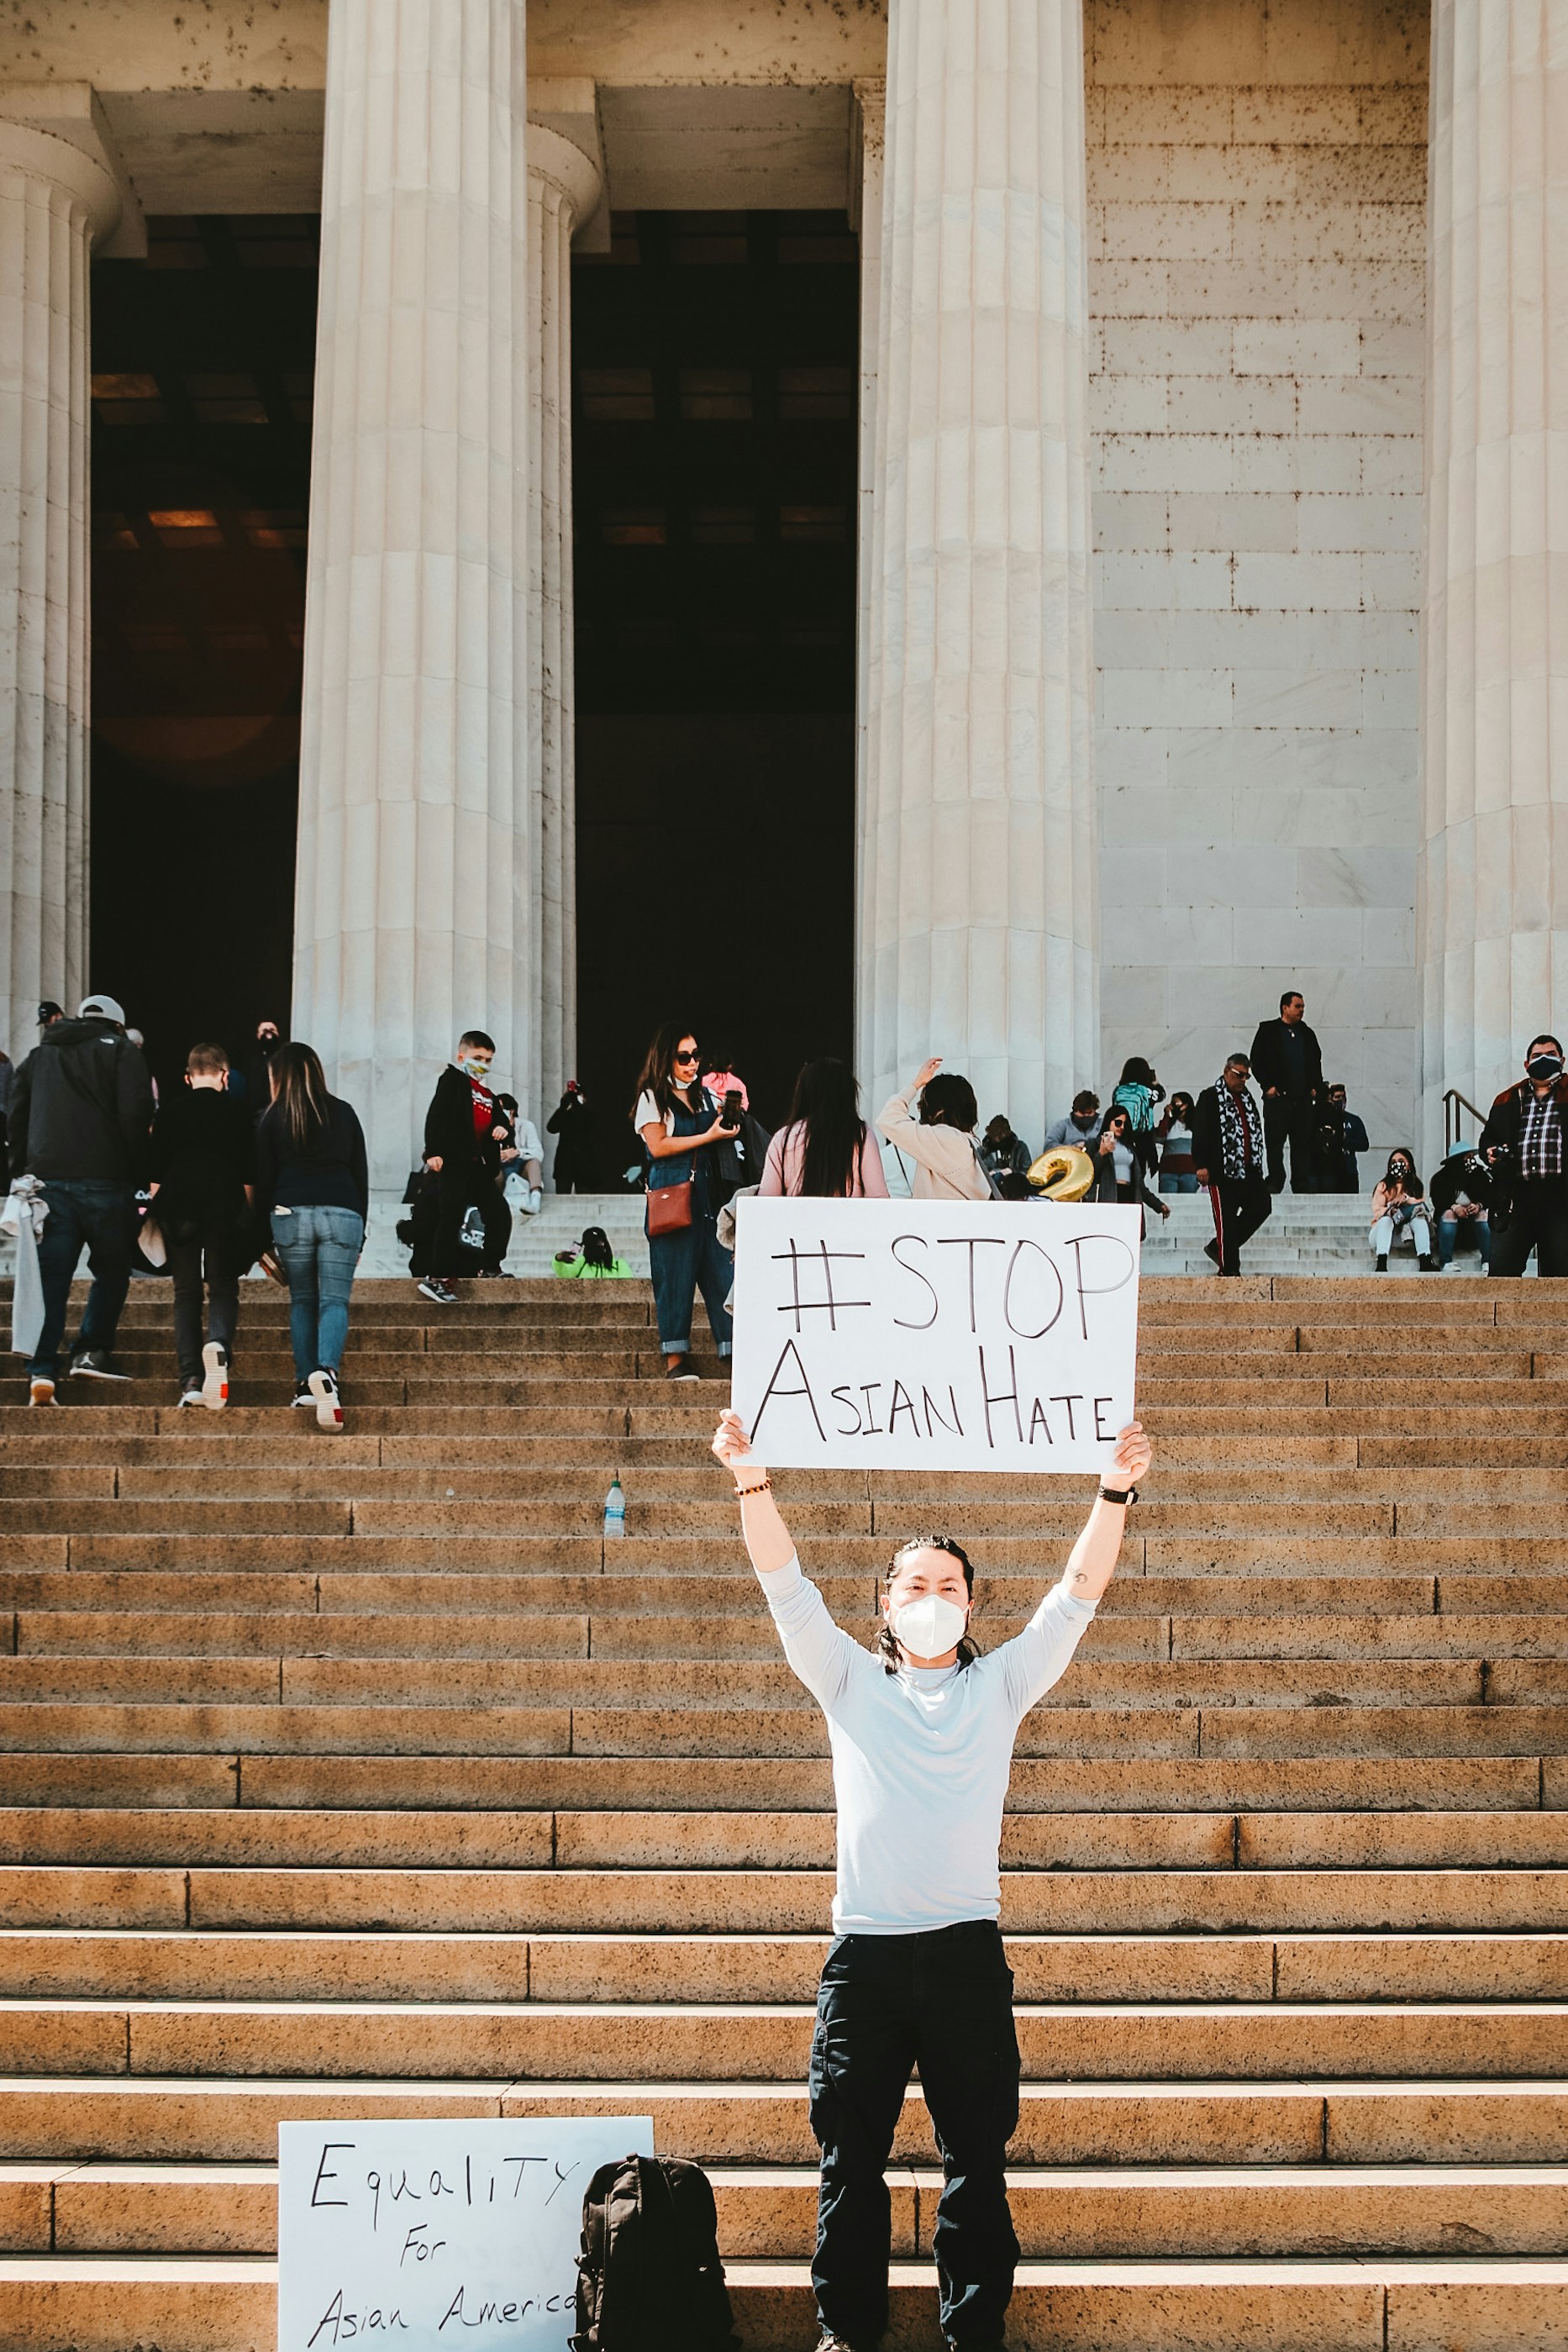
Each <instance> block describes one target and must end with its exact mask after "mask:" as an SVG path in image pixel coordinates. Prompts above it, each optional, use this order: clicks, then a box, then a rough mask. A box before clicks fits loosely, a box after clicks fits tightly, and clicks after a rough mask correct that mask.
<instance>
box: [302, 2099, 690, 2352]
mask: <svg viewBox="0 0 1568 2352" xmlns="http://www.w3.org/2000/svg"><path fill="white" fill-rule="evenodd" d="M633 2153H636V2154H637V2155H640V2156H651V2155H652V2154H653V2120H652V2118H651V2116H571V2117H566V2118H562V2119H555V2118H552V2117H548V2116H545V2117H539V2116H529V2117H527V2118H521V2117H520V2118H519V2119H518V2120H517V2121H516V2122H502V2121H497V2120H496V2119H495V2118H494V2117H492V2116H482V2117H478V2118H476V2119H475V2120H473V2121H472V2122H451V2121H447V2120H445V2119H443V2120H441V2121H438V2122H433V2121H430V2120H428V2119H426V2118H425V2117H410V2118H409V2119H407V2120H396V2121H379V2120H377V2121H370V2122H365V2123H357V2122H354V2123H322V2124H279V2126H278V2352H342V2347H345V2346H348V2345H353V2346H355V2347H360V2352H391V2347H393V2346H398V2347H402V2352H439V2347H447V2346H452V2345H462V2346H464V2347H468V2352H565V2346H566V2341H567V2338H568V2337H569V2336H570V2335H571V2334H572V2331H573V2329H574V2326H575V2325H576V2316H575V2296H576V2285H577V2266H576V2265H577V2253H578V2249H579V2247H580V2245H581V2243H582V2226H583V2192H584V2189H586V2187H587V2185H588V2182H589V2180H590V2179H592V2177H593V2174H594V2172H595V2168H597V2167H598V2166H599V2165H601V2164H607V2163H610V2162H612V2161H613V2160H614V2159H615V2158H616V2157H621V2156H627V2155H630V2154H633Z"/></svg>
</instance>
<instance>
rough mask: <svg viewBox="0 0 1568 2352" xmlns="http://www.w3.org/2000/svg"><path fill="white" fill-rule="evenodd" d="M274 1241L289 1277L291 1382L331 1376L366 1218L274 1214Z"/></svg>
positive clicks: (318, 1212)
mask: <svg viewBox="0 0 1568 2352" xmlns="http://www.w3.org/2000/svg"><path fill="white" fill-rule="evenodd" d="M272 1238H273V1240H274V1242H275V1243H276V1244H277V1247H278V1255H279V1259H280V1260H281V1261H282V1265H283V1271H284V1273H285V1274H286V1275H287V1276H288V1277H289V1343H290V1345H291V1346H292V1348H293V1350H294V1377H295V1379H296V1380H300V1381H308V1380H309V1379H310V1374H311V1373H312V1372H319V1371H324V1372H335V1371H336V1370H337V1369H338V1366H339V1365H340V1364H341V1363H342V1360H343V1345H344V1342H345V1341H346V1339H348V1336H349V1293H350V1291H351V1290H352V1289H353V1283H354V1268H355V1266H356V1265H358V1264H359V1254H360V1250H361V1248H362V1247H363V1243H364V1219H363V1217H362V1216H361V1215H360V1214H359V1213H358V1211H357V1210H355V1209H327V1208H307V1209H274V1210H273V1212H272Z"/></svg>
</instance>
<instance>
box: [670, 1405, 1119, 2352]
mask: <svg viewBox="0 0 1568 2352" xmlns="http://www.w3.org/2000/svg"><path fill="white" fill-rule="evenodd" d="M713 1451H714V1453H715V1454H717V1455H718V1457H719V1459H720V1461H721V1463H722V1464H723V1465H724V1467H725V1468H726V1469H727V1470H729V1471H730V1472H731V1473H732V1475H733V1476H734V1481H735V1492H736V1495H737V1496H739V1498H740V1502H741V1531H742V1536H743V1538H744V1539H745V1545H746V1549H747V1551H748V1553H749V1554H750V1556H751V1561H752V1567H753V1569H754V1570H756V1573H757V1577H758V1580H759V1581H760V1583H761V1585H762V1588H763V1594H764V1595H765V1597H766V1600H767V1604H768V1607H769V1610H770V1611H771V1612H772V1614H773V1622H774V1624H775V1626H776V1627H777V1629H778V1633H779V1638H780V1640H781V1641H782V1643H783V1644H784V1655H785V1657H786V1658H787V1659H788V1661H789V1663H790V1664H791V1665H792V1666H793V1667H794V1669H795V1673H796V1675H798V1676H799V1678H800V1680H801V1681H802V1682H803V1683H804V1684H805V1687H806V1689H807V1690H808V1691H810V1693H811V1694H812V1696H813V1697H814V1698H815V1699H816V1702H817V1704H818V1706H820V1707H821V1708H822V1711H823V1713H824V1715H825V1716H826V1718H827V1728H828V1738H829V1742H830V1745H831V1748H832V1751H833V1788H834V1796H835V1800H836V1802H837V1831H838V1869H837V1885H836V1888H835V1892H834V1901H833V1928H834V1940H833V1943H832V1944H831V1946H830V1947H829V1948H828V1953H827V1958H826V1963H825V1964H824V1967H823V1970H822V1981H821V1986H820V1990H819V1991H818V1994H817V2005H816V2033H815V2036H814V2037H813V2041H812V2045H811V2067H810V2078H809V2087H810V2098H811V2127H812V2130H813V2132H814V2134H815V2135H816V2141H817V2145H818V2146H819V2147H820V2148H821V2150H822V2173H821V2181H820V2186H819V2189H818V2195H817V2209H816V2260H815V2261H814V2262H813V2263H812V2279H813V2283H814V2284H815V2286H816V2306H817V2313H818V2316H819V2319H820V2322H821V2326H822V2330H823V2338H822V2343H821V2344H820V2345H819V2347H818V2352H850V2347H857V2348H858V2347H867V2346H869V2345H873V2344H875V2343H876V2342H877V2340H878V2338H879V2336H881V2335H882V2333H883V2331H884V2329H885V2328H886V2326H887V2324H888V2260H889V2242H890V2231H889V2223H890V2213H889V2196H888V2188H887V2182H886V2180H885V2179H884V2167H885V2166H886V2164H887V2161H888V2158H889V2153H890V2151H891V2148H892V2145H893V2137H894V2134H895V2132H896V2130H897V2128H898V2123H899V2116H900V2109H901V2107H902V2105H903V2100H904V2093H905V2090H906V2087H907V2085H908V2084H909V2080H910V2072H911V2070H912V2069H913V2067H914V2066H915V2065H917V2064H918V2065H919V2067H920V2074H921V2092H922V2095H923V2096H924V2100H925V2105H926V2111H927V2113H928V2115H929V2116H930V2117H931V2126H932V2129H933V2130H934V2132H935V2134H936V2137H937V2140H938V2143H939V2145H940V2147H941V2149H942V2162H943V2171H944V2175H945V2181H944V2186H943V2189H942V2202H941V2205H940V2206H939V2208H938V2210H937V2217H936V2227H935V2231H934V2232H933V2246H934V2251H935V2254H936V2266H937V2282H938V2285H939V2288H940V2290H941V2298H942V2307H941V2315H940V2317H941V2326H942V2336H943V2338H944V2339H945V2341H946V2342H947V2343H948V2344H949V2345H962V2346H964V2347H974V2352H980V2347H994V2346H998V2345H1000V2344H1001V2342H1002V2326H1003V2315H1004V2314H1005V2311H1006V2308H1007V2303H1008V2299H1009V2297H1010V2296H1011V2294H1012V2292H1013V2273H1014V2269H1015V2266H1016V2263H1017V2259H1018V2241H1017V2238H1016V2236H1015V2234H1014V2231H1013V2223H1012V2217H1011V2215H1010V2214H1009V2212H1008V2210H1007V2184H1006V2173H1005V2161H1006V2150H1007V2142H1008V2140H1009V2138H1010V2137H1012V2134H1013V2132H1014V2130H1015V2129H1016V2126H1017V2121H1018V2080H1019V2073H1020V2069H1019V2063H1018V2042H1017V2036H1016V2031H1015V2028H1014V2023H1013V1979H1012V1977H1011V1975H1010V1974H1009V1972H1008V1968H1007V1960H1006V1955H1005V1950H1004V1948H1003V1943H1002V1932H1001V1929H1000V1927H999V1926H998V1924H997V1922H998V1918H999V1916H1000V1912H1001V1876H1000V1865H999V1848H1000V1843H1001V1835H1002V1807H1003V1803H1004V1801H1005V1798H1006V1794H1007V1781H1008V1776H1009V1773H1010V1771H1011V1769H1012V1759H1013V1744H1014V1741H1015V1739H1016V1737H1017V1732H1018V1726H1019V1724H1020V1723H1021V1722H1022V1720H1023V1718H1024V1717H1025V1716H1026V1714H1027V1713H1028V1711H1029V1709H1030V1708H1031V1707H1032V1706H1035V1705H1036V1703H1037V1701H1038V1700H1039V1699H1041V1698H1042V1697H1044V1696H1045V1694H1046V1692H1047V1690H1049V1689H1050V1687H1051V1685H1053V1684H1054V1683H1056V1682H1058V1681H1059V1680H1060V1678H1061V1676H1062V1675H1063V1674H1065V1673H1066V1671H1067V1668H1068V1664H1069V1663H1070V1661H1071V1659H1072V1655H1073V1652H1074V1651H1075V1650H1076V1649H1077V1647H1078V1644H1079V1640H1080V1638H1081V1637H1082V1634H1083V1633H1084V1630H1085V1628H1086V1627H1087V1626H1088V1625H1089V1622H1090V1620H1091V1619H1092V1617H1093V1615H1094V1611H1095V1604H1096V1603H1097V1602H1098V1601H1099V1599H1100V1594H1101V1593H1102V1592H1103V1591H1105V1588H1106V1586H1107V1585H1108V1584H1109V1583H1110V1579H1111V1575H1112V1572H1113V1571H1114V1570H1115V1567H1116V1560H1117V1555H1118V1553H1119V1552H1120V1550H1121V1541H1122V1536H1123V1533H1124V1530H1125V1528H1126V1524H1127V1507H1128V1505H1129V1504H1130V1503H1131V1502H1133V1501H1135V1500H1136V1499H1137V1483H1138V1481H1139V1479H1140V1478H1142V1476H1143V1475H1144V1474H1145V1473H1146V1471H1147V1470H1148V1467H1149V1459H1150V1447H1149V1441H1148V1439H1147V1438H1146V1437H1145V1436H1144V1434H1143V1432H1142V1429H1141V1428H1140V1426H1139V1424H1138V1423H1136V1422H1132V1423H1129V1425H1128V1427H1127V1428H1125V1429H1124V1430H1123V1431H1122V1432H1121V1436H1120V1438H1119V1439H1118V1440H1117V1444H1116V1452H1115V1455H1114V1458H1113V1459H1112V1461H1111V1462H1110V1464H1109V1465H1108V1467H1107V1470H1106V1475H1105V1481H1104V1483H1103V1484H1102V1486H1100V1496H1099V1499H1098V1500H1097V1501H1096V1503H1095V1505H1094V1507H1093V1508H1092V1510H1091V1511H1090V1513H1089V1520H1088V1523H1087V1524H1086V1526H1085V1528H1084V1529H1083V1532H1082V1534H1081V1535H1080V1536H1079V1539H1078V1541H1077V1543H1076V1544H1075V1545H1074V1546H1073V1549H1072V1554H1071V1557H1070V1558H1069V1559H1068V1564H1067V1568H1066V1570H1065V1571H1064V1573H1063V1575H1062V1577H1061V1579H1060V1581H1059V1582H1058V1583H1057V1584H1056V1585H1055V1586H1053V1587H1052V1589H1051V1591H1048V1592H1047V1594H1046V1596H1045V1598H1044V1600H1043V1601H1041V1602H1040V1605H1039V1607H1038V1608H1037V1610H1036V1611H1035V1613H1034V1615H1033V1616H1032V1617H1031V1618H1030V1620H1029V1622H1028V1623H1027V1624H1026V1626H1025V1628H1024V1630H1023V1632H1022V1633H1019V1634H1016V1636H1015V1637H1014V1639H1013V1640H1011V1641H1009V1642H1004V1643H1001V1644H1000V1645H999V1646H998V1647H997V1648H996V1649H994V1650H993V1651H991V1652H990V1654H988V1655H987V1656H985V1657H981V1656H980V1655H979V1654H978V1652H977V1650H976V1648H975V1645H974V1643H973V1640H972V1639H971V1638H970V1630H969V1629H970V1619H971V1614H972V1612H973V1603H974V1573H973V1569H972V1568H971V1566H970V1563H969V1559H968V1557H967V1555H966V1554H965V1552H964V1550H963V1547H962V1545H960V1544H959V1543H957V1542H955V1541H954V1540H953V1538H952V1537H949V1536H935V1537H932V1536H917V1537H915V1538H912V1539H911V1540H910V1542H908V1543H904V1544H900V1546H899V1548H898V1549H897V1550H896V1551H895V1552H894V1554H893V1557H892V1559H891V1562H890V1563H889V1568H888V1570H887V1575H886V1580H885V1583H884V1588H883V1591H882V1595H881V1624H880V1627H879V1633H878V1638H877V1643H876V1646H875V1648H874V1649H872V1650H869V1651H868V1650H866V1649H865V1648H863V1647H862V1646H861V1644H860V1643H858V1642H857V1641H855V1640H854V1639H852V1637H851V1636H850V1635H849V1634H847V1633H844V1632H842V1631H841V1630H840V1628H839V1627H838V1626H837V1625H836V1624H835V1623H834V1622H833V1620H832V1618H831V1617H830V1616H829V1615H828V1613H827V1609H826V1603H825V1602H824V1601H823V1599H822V1595H821V1594H820V1592H819V1591H817V1589H816V1585H814V1584H811V1583H809V1582H808V1581H807V1580H806V1579H805V1577H804V1576H803V1575H802V1573H801V1569H800V1562H799V1560H798V1559H797V1558H796V1556H795V1545H794V1543H793V1542H792V1540H791V1538H790V1534H789V1530H788V1528H786V1527H785V1526H784V1520H783V1518H782V1517H780V1515H779V1512H778V1508H777V1507H776V1505H775V1504H774V1502H773V1495H772V1491H771V1488H772V1481H771V1480H770V1478H769V1476H768V1474H767V1471H766V1469H765V1468H764V1467H763V1464H762V1463H760V1462H759V1461H758V1460H757V1459H756V1457H755V1455H754V1454H752V1451H751V1448H750V1445H749V1443H748V1440H747V1436H746V1431H745V1428H744V1426H743V1424H742V1422H741V1420H740V1418H739V1416H738V1415H737V1414H735V1413H733V1412H726V1413H724V1414H723V1415H721V1419H720V1423H719V1429H718V1433H717V1435H716V1436H715V1438H714V1440H713Z"/></svg>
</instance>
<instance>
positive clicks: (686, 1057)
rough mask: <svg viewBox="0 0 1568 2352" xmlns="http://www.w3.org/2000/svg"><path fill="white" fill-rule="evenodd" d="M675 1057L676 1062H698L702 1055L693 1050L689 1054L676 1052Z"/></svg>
mask: <svg viewBox="0 0 1568 2352" xmlns="http://www.w3.org/2000/svg"><path fill="white" fill-rule="evenodd" d="M675 1058H676V1060H677V1061H678V1062H700V1060H701V1059H702V1056H701V1055H700V1053H699V1052H697V1051H695V1050H693V1051H692V1052H691V1053H689V1054H677V1055H676V1056H675Z"/></svg>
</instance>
